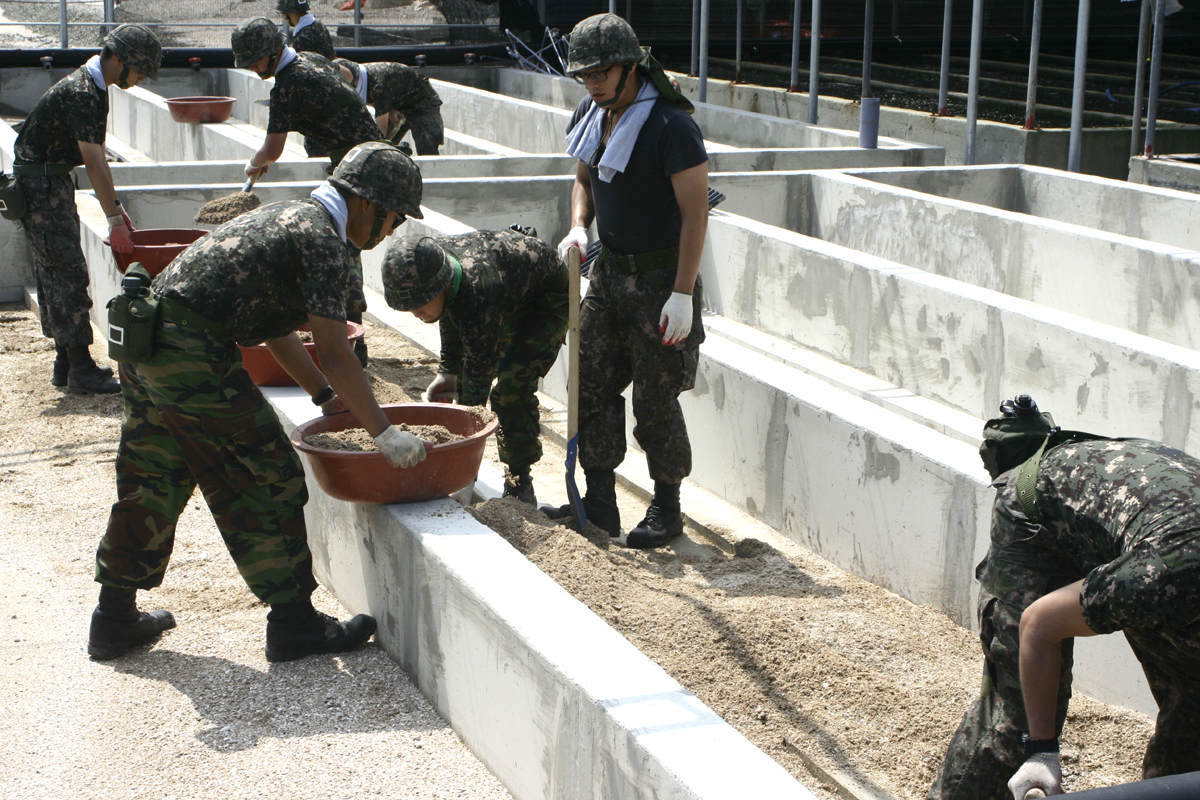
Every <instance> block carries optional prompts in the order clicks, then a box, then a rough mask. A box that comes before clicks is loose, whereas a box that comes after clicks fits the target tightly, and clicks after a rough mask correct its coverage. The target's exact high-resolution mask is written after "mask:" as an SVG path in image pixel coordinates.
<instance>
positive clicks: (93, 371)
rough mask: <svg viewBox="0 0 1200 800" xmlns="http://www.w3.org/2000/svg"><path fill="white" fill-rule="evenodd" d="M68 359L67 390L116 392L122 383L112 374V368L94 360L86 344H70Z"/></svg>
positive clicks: (85, 392)
mask: <svg viewBox="0 0 1200 800" xmlns="http://www.w3.org/2000/svg"><path fill="white" fill-rule="evenodd" d="M67 361H68V362H69V363H70V369H69V370H68V371H67V391H68V392H71V393H73V394H115V393H117V392H119V391H121V384H120V382H119V381H117V380H116V379H115V378H114V377H113V376H112V370H111V369H109V368H108V367H101V366H98V365H97V364H96V362H95V361H93V360H92V354H91V353H90V352H88V347H87V345H86V344H79V345H69V346H68V347H67Z"/></svg>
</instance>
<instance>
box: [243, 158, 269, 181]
mask: <svg viewBox="0 0 1200 800" xmlns="http://www.w3.org/2000/svg"><path fill="white" fill-rule="evenodd" d="M269 166H270V164H263V165H262V166H261V167H256V166H254V156H251V157H250V158H248V159H246V169H245V170H244V171H245V173H246V177H247V178H253V177H254V176H255V175H266V174H267V167H269Z"/></svg>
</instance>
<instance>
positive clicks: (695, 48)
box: [688, 0, 700, 78]
mask: <svg viewBox="0 0 1200 800" xmlns="http://www.w3.org/2000/svg"><path fill="white" fill-rule="evenodd" d="M699 72H700V0H692V64H691V69H690V70H688V75H690V76H692V77H693V78H694V77H696V75H697V74H699Z"/></svg>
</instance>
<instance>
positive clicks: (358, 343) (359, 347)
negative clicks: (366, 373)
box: [354, 336, 367, 367]
mask: <svg viewBox="0 0 1200 800" xmlns="http://www.w3.org/2000/svg"><path fill="white" fill-rule="evenodd" d="M354 355H356V356H358V363H360V364H362V365H363V366H364V367H365V366H367V337H366V336H360V337H359V338H357V339H355V340H354Z"/></svg>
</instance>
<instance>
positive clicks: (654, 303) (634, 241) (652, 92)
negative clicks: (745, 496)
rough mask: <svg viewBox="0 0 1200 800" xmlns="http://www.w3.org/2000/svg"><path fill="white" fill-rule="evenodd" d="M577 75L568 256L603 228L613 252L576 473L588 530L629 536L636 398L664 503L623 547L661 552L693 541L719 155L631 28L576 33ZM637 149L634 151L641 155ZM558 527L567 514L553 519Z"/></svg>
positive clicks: (595, 285) (595, 288) (573, 66)
mask: <svg viewBox="0 0 1200 800" xmlns="http://www.w3.org/2000/svg"><path fill="white" fill-rule="evenodd" d="M567 71H568V73H569V74H571V75H572V76H573V77H574V78H575V79H576V80H577V81H579V82H580V83H581V84H583V85H585V86H587V88H588V94H589V97H587V98H585V99H584V100H583V101H582V102H581V103H580V104H579V106H578V107H577V108H576V109H575V113H574V115H573V116H572V118H571V124H570V126H569V127H568V134H567V143H568V152H569V153H571V154H572V155H574V156H575V157H576V158H578V159H579V161H578V162H577V164H576V171H575V184H574V187H573V189H572V192H571V225H572V228H571V231H570V233H568V234H567V236H566V237H565V238H564V239H563V240H562V242H561V243H560V244H559V248H560V252H561V253H562V254H563V255H564V257H565V254H566V252H567V249H568V248H569V247H571V246H578V247H580V248H581V249H583V250H586V249H587V238H588V235H587V227H588V225H589V224H591V222H592V220H593V218H594V219H595V220H596V228H597V232H598V236H599V238H600V241H601V243H602V244H603V248H602V250H601V254H600V258H599V259H598V261H597V263H596V264H594V265H593V266H592V268H591V272H590V274H589V278H590V279H591V283H590V286H589V288H588V292H587V296H586V298H585V299H584V302H583V314H582V319H581V321H580V341H581V363H580V369H579V375H580V381H579V463H580V464H582V465H583V468H584V473H585V475H586V477H587V495H586V496H585V498H584V508H585V510H586V512H587V517H588V520H589V521H590V522H593V523H594V524H596V525H598V526H599V527H601V528H604V529H605V530H607V531H608V532H609V534H610V535H611V536H614V537H619V536H620V533H621V530H620V529H621V521H620V515H619V512H618V509H617V502H616V492H615V486H614V484H615V472H614V470H615V469H616V467H617V466H618V465H619V464H620V463H621V461H622V460H623V459H624V458H625V448H626V441H625V399H624V397H622V395H621V393H622V391H624V389H625V387H627V386H629V385H630V384H632V386H633V415H634V418H635V419H636V423H637V424H636V425H635V426H634V429H633V435H634V438H635V439H637V441H638V444H639V445H641V448H642V450H643V451H644V452H645V453H646V462H647V465H648V467H649V469H650V477H651V478H653V479H654V497H653V499H652V500H651V502H650V507H649V508H648V509H647V510H646V516H645V517H644V518H643V519H642V521H641V522H640V523H639V524H638V525H637V526H636V527H634V528H633V529H632V530H631V531H630V532H629V534H628V536H627V537H626V539H625V543H626V544H627V545H628V546H630V547H640V548H651V547H660V546H662V545H664V544H666V543H667V542H669V541H670V540H671V539H673V538H674V537H676V536H679V535H680V534H681V533H683V515H682V511H681V510H680V506H679V485H680V483H681V482H682V481H683V479H684V478H685V477H687V476H688V474H689V473H690V472H691V468H692V451H691V444H690V442H689V441H688V435H687V426H686V424H685V423H684V419H683V410H682V409H681V408H680V405H679V399H678V398H679V395H680V393H682V392H685V391H687V390H688V389H691V388H692V385H693V383H694V381H695V377H696V367H697V363H698V360H699V352H700V343H701V342H702V341H703V340H704V327H703V325H702V324H701V321H700V307H701V286H700V280H699V271H700V255H701V253H702V252H703V250H704V237H705V232H706V230H707V226H708V163H707V162H708V154H707V153H706V151H705V148H704V139H703V137H702V136H701V134H700V129H699V128H698V127H697V126H696V123H695V122H694V121H693V120H692V118H691V116H690V115H689V113H688V112H689V110H690V109H691V104H690V103H688V102H687V101H686V100H685V99H684V98H683V97H682V96H681V95H679V93H678V92H677V91H675V90H674V89H673V88H672V87H671V86H670V83H669V82H668V81H667V79H666V76H665V74H664V73H663V72H662V68H661V67H659V66H658V64H657V62H655V61H653V60H652V59H650V57H649V55H648V54H645V53H643V51H642V49H641V47H640V45H639V44H638V40H637V36H636V35H635V34H634V32H633V29H632V28H630V27H629V24H628V23H627V22H625V21H624V20H623V19H621V18H620V17H618V16H616V15H614V14H598V15H596V16H593V17H588V18H587V19H585V20H583V21H582V22H580V23H579V24H578V25H576V26H575V29H574V30H573V31H572V32H571V47H570V51H569V53H568V63H567ZM630 140H632V143H630ZM548 513H549V514H550V515H551V516H553V517H556V518H562V517H566V516H568V515H569V514H570V513H571V510H570V506H569V505H566V506H563V507H561V508H559V509H550V510H549V511H548Z"/></svg>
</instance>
